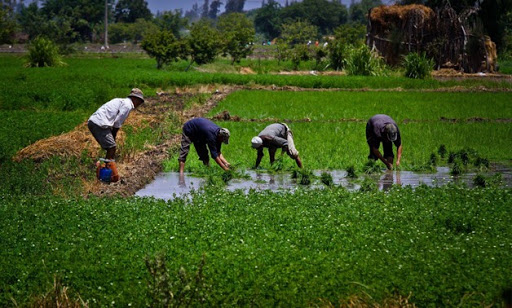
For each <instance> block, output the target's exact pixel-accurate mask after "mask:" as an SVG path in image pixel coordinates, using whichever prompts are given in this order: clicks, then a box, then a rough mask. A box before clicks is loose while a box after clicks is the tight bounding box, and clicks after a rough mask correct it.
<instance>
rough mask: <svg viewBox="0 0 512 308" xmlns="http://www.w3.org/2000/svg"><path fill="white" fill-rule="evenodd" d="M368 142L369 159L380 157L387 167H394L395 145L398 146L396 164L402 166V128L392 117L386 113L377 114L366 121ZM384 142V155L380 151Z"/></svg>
mask: <svg viewBox="0 0 512 308" xmlns="http://www.w3.org/2000/svg"><path fill="white" fill-rule="evenodd" d="M366 142H367V143H368V146H369V147H370V155H368V158H369V159H373V160H377V159H380V160H381V161H382V162H383V163H384V164H385V165H386V167H387V168H388V169H389V170H391V169H393V158H394V157H395V156H394V154H393V145H392V143H394V144H395V146H396V148H397V155H398V157H397V159H396V166H397V167H398V166H400V159H401V158H402V138H401V137H400V130H399V129H398V126H397V125H396V123H395V121H393V119H392V118H390V117H389V116H387V115H385V114H377V115H374V116H373V117H371V118H370V119H369V120H368V123H366ZM381 142H382V145H383V148H384V156H382V154H381V153H380V151H379V147H380V143H381Z"/></svg>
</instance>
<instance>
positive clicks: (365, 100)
mask: <svg viewBox="0 0 512 308" xmlns="http://www.w3.org/2000/svg"><path fill="white" fill-rule="evenodd" d="M511 99H512V94H510V93H485V92H482V93H457V92H446V93H445V92H440V93H439V92H427V93H425V92H288V91H282V92H276V91H238V92H235V93H233V94H231V95H229V96H228V97H227V98H226V99H225V100H224V101H223V102H222V103H221V104H219V105H218V106H217V107H216V108H215V109H213V110H212V111H210V113H209V115H215V114H217V113H219V112H221V111H223V110H228V111H229V112H230V114H231V115H232V116H233V115H237V116H240V117H242V118H245V119H265V118H276V119H279V120H281V121H283V120H301V119H305V118H309V119H311V120H312V121H315V122H316V121H329V120H339V119H345V120H347V119H356V120H363V121H367V120H368V119H369V118H370V117H372V116H373V115H375V114H378V113H384V114H388V115H390V116H391V117H392V118H393V119H395V120H396V121H399V122H401V121H404V120H406V119H411V120H418V121H423V120H436V121H437V120H439V119H440V118H441V117H445V118H450V119H452V118H453V119H461V120H464V119H469V118H475V117H479V118H485V119H498V118H507V119H511V118H512V104H511V103H510V100H511Z"/></svg>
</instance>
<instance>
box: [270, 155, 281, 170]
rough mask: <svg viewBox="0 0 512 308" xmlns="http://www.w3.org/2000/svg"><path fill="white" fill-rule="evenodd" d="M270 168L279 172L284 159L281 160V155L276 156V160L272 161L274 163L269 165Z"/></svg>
mask: <svg viewBox="0 0 512 308" xmlns="http://www.w3.org/2000/svg"><path fill="white" fill-rule="evenodd" d="M271 169H272V170H273V171H275V172H279V171H281V170H283V169H284V160H283V157H282V156H279V157H278V158H276V160H275V161H274V163H273V164H272V166H271Z"/></svg>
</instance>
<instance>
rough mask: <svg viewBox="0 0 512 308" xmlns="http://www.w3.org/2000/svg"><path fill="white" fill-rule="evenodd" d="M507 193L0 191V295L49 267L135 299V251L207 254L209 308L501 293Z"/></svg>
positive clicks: (36, 283) (102, 300) (425, 300)
mask: <svg viewBox="0 0 512 308" xmlns="http://www.w3.org/2000/svg"><path fill="white" fill-rule="evenodd" d="M511 198H512V195H511V192H510V190H500V189H492V188H490V189H482V190H480V189H476V190H467V189H464V188H458V187H445V188H435V189H431V188H422V187H420V188H418V189H416V190H415V191H412V190H411V189H395V190H392V191H390V192H389V193H384V192H373V193H348V192H346V191H345V190H339V189H336V190H333V191H330V190H314V191H309V190H305V191H302V190H299V191H297V192H296V193H295V194H292V193H279V194H274V193H255V192H252V193H249V194H248V195H245V194H244V193H242V192H236V193H228V192H222V191H219V190H218V189H212V190H210V191H207V192H205V193H203V194H200V195H195V196H194V197H193V200H192V201H191V203H188V202H185V201H183V200H176V201H174V202H168V203H166V202H164V201H156V200H151V199H136V198H128V199H125V200H121V199H103V200H99V199H91V200H62V199H55V198H50V199H46V198H23V197H22V198H15V199H12V198H8V197H3V199H2V206H1V207H0V223H1V224H2V226H3V228H2V229H1V230H0V235H1V236H0V239H1V243H2V247H9V249H2V250H0V289H1V290H2V292H0V294H1V295H0V305H2V306H4V305H9V304H11V303H12V302H11V301H10V299H9V297H11V296H12V297H13V298H14V299H15V300H16V301H17V302H18V303H23V302H24V301H25V300H27V298H28V297H29V295H31V294H41V293H43V292H44V291H45V290H46V289H48V288H49V286H50V284H51V282H52V281H53V276H54V275H56V276H58V277H60V278H62V280H63V283H64V285H67V286H69V287H70V288H71V289H72V290H73V291H76V292H79V293H80V295H81V297H82V298H83V299H84V300H88V301H89V303H91V304H93V305H100V306H104V305H110V304H111V303H115V305H120V306H127V305H128V304H130V303H131V305H132V306H135V307H137V306H142V305H144V303H145V301H146V300H147V298H146V295H147V284H148V281H149V275H148V273H147V272H146V270H145V267H144V258H145V257H146V256H150V257H151V256H154V255H156V254H158V253H164V255H165V256H166V259H167V260H168V266H169V269H170V271H171V273H177V271H178V269H179V267H180V266H184V267H185V268H186V269H187V270H188V271H193V270H195V269H196V266H197V264H198V263H199V260H200V259H201V255H202V254H205V256H206V266H205V268H204V276H205V278H206V280H207V283H208V284H209V285H210V290H209V297H208V306H219V305H228V306H231V305H236V306H240V305H241V306H246V305H251V304H256V303H257V304H258V305H260V306H280V305H283V306H294V307H295V306H302V307H304V306H307V305H308V304H310V303H315V302H317V301H318V299H319V298H324V299H328V300H330V301H331V302H333V303H335V302H337V301H338V299H341V298H345V297H347V296H349V295H353V294H360V295H361V294H364V293H367V294H369V295H371V296H372V297H373V298H375V299H376V300H379V299H382V298H385V297H388V296H391V295H392V294H393V293H394V292H397V293H399V294H402V295H406V296H407V295H409V294H412V297H411V299H410V301H411V302H413V303H416V304H417V305H418V306H428V305H433V306H455V305H458V304H460V303H462V304H463V305H469V306H472V305H475V304H477V305H478V306H481V305H483V304H491V303H499V302H500V294H501V290H502V289H503V288H504V287H506V286H510V284H511V283H512V280H511V278H510V277H512V275H511V274H512V272H511V271H510V269H511V268H512V258H511V256H512V254H511V251H512V243H511V242H510V238H511V237H512V228H511V227H510V224H509V221H508V219H506V218H507V217H510V215H511V214H512V212H511V208H510V206H509V204H510V200H511Z"/></svg>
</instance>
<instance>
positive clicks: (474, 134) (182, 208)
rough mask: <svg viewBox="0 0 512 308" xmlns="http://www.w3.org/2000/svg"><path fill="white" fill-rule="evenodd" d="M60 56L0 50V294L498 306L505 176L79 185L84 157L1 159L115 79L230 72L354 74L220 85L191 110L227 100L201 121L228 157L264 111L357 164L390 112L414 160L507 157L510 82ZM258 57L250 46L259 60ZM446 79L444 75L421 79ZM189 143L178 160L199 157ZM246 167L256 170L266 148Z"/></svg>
mask: <svg viewBox="0 0 512 308" xmlns="http://www.w3.org/2000/svg"><path fill="white" fill-rule="evenodd" d="M65 62H67V64H68V65H67V66H64V67H59V68H37V69H27V68H23V61H22V59H20V58H18V57H14V56H5V55H0V70H2V75H1V76H0V116H2V118H3V122H2V123H3V125H2V126H1V127H0V225H1V226H2V227H1V228H0V306H1V307H9V306H17V307H25V306H40V305H38V304H36V303H37V302H39V299H41V297H43V296H44V295H46V296H47V297H51V295H52V294H54V293H53V292H50V291H52V288H53V287H54V281H57V282H60V283H61V284H62V286H65V287H66V288H67V290H68V295H69V297H70V298H71V299H75V298H77V297H78V295H79V296H80V298H81V299H82V300H83V301H84V302H86V303H88V305H89V306H90V307H97V306H99V307H103V306H121V307H126V306H132V307H140V306H159V307H160V306H172V305H175V306H177V305H178V304H180V303H181V304H182V305H185V304H189V305H190V306H206V307H212V306H214V307H216V306H262V307H269V306H287V307H307V306H318V305H320V306H322V305H326V306H329V304H330V305H333V306H338V305H343V304H344V303H349V302H351V301H354V300H355V301H361V302H362V303H363V304H366V305H368V306H376V305H380V306H384V305H385V303H390V301H394V302H395V303H396V302H398V301H399V299H400V298H402V299H404V298H407V301H408V302H409V303H413V304H416V305H417V306H419V307H425V306H428V307H454V306H461V307H473V306H491V305H494V306H498V307H499V306H502V305H503V298H502V294H503V292H504V291H506V290H510V289H511V288H512V241H511V239H512V227H511V224H510V221H509V220H510V219H508V218H509V217H511V216H512V207H511V206H510V205H511V204H512V191H511V189H510V188H500V187H499V185H494V184H493V185H487V187H485V188H474V189H469V188H467V187H465V186H461V185H456V184H453V185H448V186H445V187H438V188H429V187H426V186H420V187H418V188H416V189H414V190H413V189H412V188H410V187H399V186H396V187H393V188H392V189H391V190H389V191H387V192H383V191H376V190H375V189H368V191H357V192H349V191H347V190H345V189H343V188H340V187H333V188H324V189H309V188H305V187H298V188H297V189H296V190H295V191H293V192H291V191H290V192H268V191H262V192H260V191H249V192H247V193H244V192H242V191H235V192H228V191H225V190H224V189H223V188H222V187H221V186H215V185H211V186H207V187H205V188H203V189H202V190H200V191H197V192H194V193H192V194H191V195H190V196H189V197H185V198H183V199H175V200H172V201H162V200H155V199H152V198H138V197H126V198H121V197H115V198H114V197H104V198H98V197H93V196H88V197H87V198H84V197H82V196H80V194H79V193H77V191H81V185H84V184H83V183H84V182H87V181H89V182H91V181H92V178H93V177H94V175H93V174H92V172H91V170H92V169H93V167H91V165H92V163H93V162H91V159H90V158H89V157H87V156H85V155H83V157H77V158H62V157H54V158H50V159H47V160H45V161H42V162H32V161H21V162H13V161H12V160H11V159H10V158H11V157H12V155H13V154H14V153H16V151H18V150H20V149H21V148H23V147H25V146H27V145H29V144H31V143H33V142H35V141H37V140H40V139H43V138H47V137H50V136H53V135H59V134H61V133H64V132H67V131H70V130H71V129H73V127H75V126H76V125H78V124H80V123H83V122H84V121H85V120H86V119H87V118H88V116H89V115H90V114H91V113H92V112H93V111H94V110H95V109H96V108H97V107H98V106H100V105H101V104H103V103H105V102H106V101H108V100H109V99H111V98H112V97H116V96H124V95H126V93H127V91H129V90H130V88H132V87H139V88H142V89H143V90H144V91H145V93H146V94H147V96H153V95H155V91H156V90H157V89H160V88H161V89H163V90H168V91H169V92H170V93H171V95H172V91H173V90H174V88H175V87H177V86H189V85H200V84H232V85H247V86H255V87H256V86H259V85H266V86H269V85H275V86H299V87H305V88H345V89H354V90H355V91H331V92H321V91H303V92H295V91H261V90H242V91H237V92H234V93H232V94H230V95H229V96H228V97H227V98H226V99H225V100H224V101H221V102H220V103H219V104H218V106H217V107H216V108H215V109H214V110H212V111H211V112H210V113H209V114H208V116H214V115H216V114H218V113H220V112H222V111H224V110H227V111H229V113H230V115H231V116H237V117H240V119H241V121H240V122H236V121H216V122H217V123H218V124H219V125H221V126H225V127H227V128H229V129H230V131H231V133H232V137H231V139H230V144H229V145H224V146H223V148H222V149H223V153H224V155H225V157H226V158H227V159H228V161H230V162H231V163H233V164H234V165H235V166H236V167H237V169H238V170H242V171H243V170H244V169H247V168H251V167H252V166H253V165H254V162H255V159H256V153H255V151H254V150H253V149H252V148H251V147H250V139H251V138H252V137H253V136H254V135H256V134H258V132H259V131H260V130H262V129H263V128H264V127H265V126H266V125H268V124H270V123H272V122H271V121H287V122H288V123H289V125H290V127H291V128H292V130H293V132H294V135H295V139H296V145H297V148H298V150H299V151H300V153H301V157H302V159H303V162H304V165H305V166H306V167H307V168H309V169H345V168H347V167H348V166H355V167H356V168H357V169H361V168H362V167H363V165H364V164H365V162H366V156H367V154H368V153H367V152H368V148H367V145H366V142H365V124H366V121H367V120H368V118H369V117H370V116H372V115H373V114H376V113H386V114H389V115H390V116H392V117H393V118H395V119H396V120H397V122H398V125H399V127H400V129H401V133H402V140H403V144H404V153H403V166H402V169H405V170H416V169H417V167H418V166H421V165H423V164H425V163H426V162H427V161H428V160H429V157H430V156H431V154H432V153H437V150H438V148H439V146H440V145H442V144H444V145H445V146H446V148H447V150H448V151H454V152H456V151H459V150H461V149H463V148H472V149H474V150H476V151H477V152H478V155H480V156H481V157H484V158H486V159H488V160H490V161H492V162H498V163H503V164H506V165H510V162H511V158H512V157H511V155H510V153H511V152H512V151H511V150H512V144H511V143H510V140H511V139H510V137H511V136H512V124H511V122H510V119H511V118H512V105H511V103H512V100H511V94H510V93H511V92H508V90H507V89H510V88H512V86H511V84H510V83H507V82H497V81H486V82H482V81H477V80H470V81H447V82H439V81H436V80H432V79H431V80H419V81H418V80H410V79H405V78H401V77H393V76H392V77H378V78H374V77H343V76H277V75H272V74H258V75H240V74H234V73H229V72H228V73H201V72H199V71H191V72H183V70H184V68H185V67H186V66H187V63H184V62H180V63H176V64H173V65H172V66H171V67H169V68H168V69H166V70H162V71H157V70H156V69H155V68H154V66H155V62H154V60H151V59H140V58H130V57H122V58H91V57H75V58H66V59H65ZM262 62H263V61H262ZM256 64H257V62H252V63H250V62H246V63H244V64H243V65H244V66H250V67H253V68H254V65H256ZM219 65H221V66H222V65H224V66H225V63H220V64H219ZM272 65H274V64H272V63H265V62H263V64H262V68H261V69H260V70H261V71H267V70H274V68H273V66H272ZM265 67H266V68H265ZM454 86H456V87H457V88H456V90H458V91H459V90H461V89H462V91H461V92H446V90H443V91H441V92H432V90H433V89H440V88H448V87H454ZM481 86H485V87H487V88H489V89H494V90H495V91H496V92H492V93H491V92H486V91H479V89H480V87H481ZM369 89H387V90H386V91H368V90H369ZM404 89H409V90H408V91H403V90H404ZM412 89H414V90H413V91H411V90H412ZM500 89H501V90H500ZM468 90H471V91H472V92H466V91H468ZM207 96H208V95H207V94H201V95H200V96H197V97H195V98H194V97H192V98H191V100H190V101H186V102H184V105H185V106H187V108H188V107H190V106H191V105H193V103H194V102H196V101H197V102H199V101H205V97H207ZM167 119H168V120H166V122H165V123H164V124H163V125H162V126H161V127H159V128H158V129H159V131H153V130H152V127H147V128H144V129H140V130H134V129H132V128H130V127H127V126H125V127H123V130H124V131H125V132H126V133H127V146H126V147H125V148H124V149H123V150H121V151H120V152H121V153H120V154H121V155H124V152H123V151H131V150H133V149H135V150H136V149H140V148H143V147H144V146H145V145H147V144H149V145H150V146H151V145H154V144H157V143H158V142H160V141H161V140H160V139H161V138H162V136H168V135H169V134H171V133H176V128H177V127H179V125H180V123H178V121H177V120H176V119H177V116H176V115H174V117H171V116H169V117H167ZM167 121H169V123H167ZM160 130H168V131H167V132H165V133H164V132H162V131H160ZM194 152H195V151H194V150H192V151H191V153H190V155H189V160H188V162H187V170H188V171H193V172H198V173H200V172H203V173H204V172H205V170H207V169H206V168H205V167H203V166H202V164H201V163H200V162H199V161H198V160H197V159H196V154H195V153H194ZM176 154H177V150H176V148H172V150H171V153H170V157H171V158H170V159H169V160H168V161H166V162H164V167H165V169H167V170H177V162H176ZM283 162H284V170H282V171H281V172H290V170H291V169H292V168H293V167H294V163H293V161H292V160H291V159H289V158H287V157H285V158H284V160H283ZM440 164H447V160H446V159H444V160H440ZM261 167H262V169H263V172H265V171H266V170H269V171H271V170H272V168H271V167H270V165H269V162H268V157H265V158H264V160H263V161H262V165H261ZM210 170H212V171H218V170H219V169H218V168H217V167H216V166H213V167H212V168H211V169H210ZM207 172H208V171H207ZM207 172H206V173H207ZM215 176H216V175H215ZM59 288H60V289H62V290H63V287H59V285H57V289H59ZM62 290H61V291H62ZM55 291H59V290H55ZM170 294H173V296H174V298H171V296H170ZM180 300H181V301H182V302H179V303H178V301H180ZM401 303H402V304H403V303H404V302H403V301H402V302H401ZM397 306H398V304H397Z"/></svg>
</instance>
